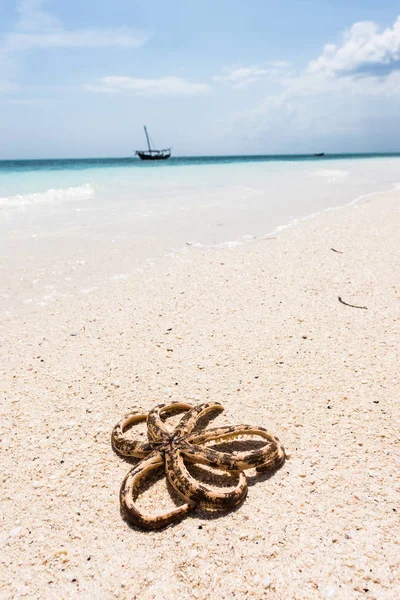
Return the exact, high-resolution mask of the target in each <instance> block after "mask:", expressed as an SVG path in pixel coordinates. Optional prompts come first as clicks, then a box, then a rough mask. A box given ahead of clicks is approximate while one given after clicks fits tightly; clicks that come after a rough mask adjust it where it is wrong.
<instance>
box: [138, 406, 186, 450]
mask: <svg viewBox="0 0 400 600" xmlns="http://www.w3.org/2000/svg"><path fill="white" fill-rule="evenodd" d="M191 408H193V407H192V405H191V404H187V403H186V402H169V403H168V404H167V403H165V404H158V405H157V406H156V407H155V408H153V410H151V411H150V412H149V414H148V417H147V431H148V435H149V438H150V439H151V440H154V441H159V440H162V439H165V438H167V437H169V435H170V431H169V429H168V427H167V426H166V424H165V423H164V421H163V419H162V417H161V415H162V414H163V413H168V412H172V411H175V410H176V411H179V410H188V411H190V409H191Z"/></svg>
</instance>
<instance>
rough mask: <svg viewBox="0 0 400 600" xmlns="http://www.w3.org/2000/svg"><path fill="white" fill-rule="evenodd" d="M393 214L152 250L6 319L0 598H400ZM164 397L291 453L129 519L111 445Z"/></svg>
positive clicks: (322, 219)
mask: <svg viewBox="0 0 400 600" xmlns="http://www.w3.org/2000/svg"><path fill="white" fill-rule="evenodd" d="M399 207H400V192H398V191H391V192H387V193H383V194H382V193H380V192H378V193H374V197H373V198H366V199H364V200H362V201H361V202H358V203H356V204H350V205H346V206H344V207H339V209H335V210H333V209H327V210H325V211H324V212H323V213H320V214H318V215H317V216H314V217H312V218H310V217H307V218H306V219H303V220H301V221H299V222H298V223H297V224H296V226H295V227H293V226H292V227H287V228H286V229H284V230H281V231H280V232H279V235H277V237H276V239H274V240H271V242H269V241H268V243H266V241H267V240H262V239H258V240H255V241H254V243H252V244H244V245H242V246H239V247H236V248H230V249H223V248H217V249H215V248H214V249H209V250H207V251H206V252H200V253H197V252H196V253H193V252H191V253H190V254H189V255H188V256H185V255H184V254H183V255H181V256H179V257H178V256H175V257H174V260H173V261H171V260H170V259H169V258H168V257H166V258H165V259H163V260H161V261H160V262H159V263H158V264H157V266H154V267H149V268H147V269H144V271H143V272H142V273H137V274H136V276H135V277H132V278H130V279H120V280H115V281H114V282H109V284H108V285H107V286H104V287H103V288H102V289H100V290H98V292H96V293H95V294H92V295H91V294H88V295H86V296H85V297H79V296H74V297H64V298H57V300H56V301H55V302H54V303H53V304H52V305H47V306H44V307H40V306H33V305H27V306H26V312H25V314H24V315H23V318H22V319H21V315H18V314H16V315H8V316H6V317H5V318H4V319H3V326H4V331H3V333H2V341H3V348H2V350H3V354H4V356H3V360H2V371H3V381H4V385H3V387H4V393H3V395H4V398H5V403H4V405H3V412H4V414H3V418H2V428H3V444H4V449H5V456H6V460H5V469H6V474H5V482H4V484H3V486H4V487H3V490H4V514H5V519H4V524H3V533H2V534H1V535H2V542H3V544H4V545H5V548H6V551H7V552H6V554H7V558H6V560H5V562H4V563H3V565H2V567H1V568H0V581H1V584H2V586H3V588H2V591H3V592H4V594H5V595H4V597H19V595H20V596H22V597H39V596H40V597H42V598H54V597H60V596H62V595H65V596H66V597H68V598H75V597H76V598H78V597H94V596H97V597H102V598H107V599H108V598H127V599H128V598H135V597H137V598H140V599H142V598H143V599H144V600H150V599H151V600H155V599H157V600H172V599H174V600H175V599H176V598H179V599H182V600H186V598H187V599H189V598H197V599H199V600H202V599H204V600H205V599H206V598H209V597H210V595H212V594H213V593H214V594H217V595H218V597H220V598H227V599H228V598H231V597H233V593H235V594H236V595H237V597H248V598H261V597H265V598H271V599H272V600H280V599H281V598H283V597H293V598H298V599H303V598H304V599H307V600H308V599H312V600H313V599H314V598H315V599H319V598H335V599H339V600H340V599H343V600H352V599H358V598H362V597H363V598H364V597H366V594H368V597H369V598H375V599H376V600H381V599H387V600H389V599H391V598H393V597H394V596H396V593H400V571H399V566H398V555H399V542H398V540H399V538H400V536H399V533H400V531H399V530H400V526H399V523H398V512H397V513H396V506H398V489H397V488H396V477H397V473H398V467H397V466H396V464H395V459H396V457H397V456H398V452H399V450H398V443H399V442H398V423H399V408H398V403H397V402H396V400H397V398H398V391H399V385H398V383H399V382H398V377H397V376H396V373H398V364H399V361H398V333H397V332H396V329H395V326H396V319H397V318H398V316H399V306H398V305H399V289H398V288H396V284H398V276H397V275H396V269H397V271H398V265H399V257H398V254H399V244H398V240H399V239H400V235H399V233H400V232H399ZM269 235H271V234H269ZM332 248H334V249H335V250H336V251H339V253H338V252H334V251H332ZM396 279H397V281H396ZM338 296H341V297H342V298H343V300H345V301H346V302H348V303H350V304H354V305H359V306H367V309H368V310H358V309H356V308H351V307H348V306H344V305H341V304H340V303H339V302H338V299H337V298H338ZM111 307H112V312H110V308H111ZM32 317H34V318H32ZM168 399H172V400H182V401H188V402H193V403H196V402H202V401H207V400H209V399H214V400H219V401H221V402H222V403H223V404H224V406H225V409H226V410H225V412H226V416H225V413H224V414H223V415H222V417H220V418H219V419H218V421H217V424H218V423H225V422H231V423H240V422H248V423H254V424H255V425H262V426H264V427H267V428H268V429H269V430H270V431H271V432H272V433H274V434H276V435H278V436H279V438H280V439H281V440H282V441H283V443H284V445H285V447H286V449H287V451H288V453H289V454H290V455H291V458H290V459H289V460H288V461H287V462H286V463H285V465H284V466H283V468H281V469H280V470H279V471H278V472H276V473H275V474H274V475H273V476H272V477H271V478H270V479H269V480H267V481H265V480H264V481H263V480H257V479H255V480H254V482H252V485H251V486H250V487H249V494H248V497H247V499H246V501H245V502H244V504H243V505H242V506H241V507H240V508H239V509H238V510H237V511H235V512H233V513H228V514H227V515H224V516H221V517H219V518H215V519H214V518H213V519H210V518H209V517H208V516H207V514H205V513H202V512H201V511H195V512H194V513H193V514H192V515H190V517H189V518H187V519H186V520H184V521H182V522H181V523H180V524H178V525H176V526H174V527H170V528H168V529H166V530H164V531H161V532H156V533H146V532H138V531H135V530H132V529H130V528H129V527H128V526H127V525H126V523H125V522H124V521H123V520H122V519H121V517H120V515H119V504H118V490H119V486H120V484H121V482H122V479H123V477H124V475H125V473H126V472H127V470H128V469H129V465H128V463H127V462H125V461H123V460H121V459H120V458H118V457H117V456H116V455H114V454H113V452H112V451H111V448H110V444H109V436H110V433H111V429H112V427H113V426H114V425H115V423H116V422H117V421H118V420H119V419H120V418H121V417H122V415H123V414H124V413H126V412H127V410H129V409H130V408H132V406H133V405H141V406H142V407H143V408H144V409H145V410H148V409H149V408H151V407H152V406H153V405H155V404H156V403H157V402H156V401H155V400H157V401H160V402H162V401H168ZM27 498H29V502H28V503H27ZM143 501H146V502H148V503H149V506H150V507H154V508H156V507H157V502H158V501H165V502H166V503H168V495H167V494H166V493H165V492H164V491H163V488H162V486H161V484H160V485H159V484H157V485H156V486H155V488H154V490H153V488H152V489H151V490H150V493H146V496H145V498H144V500H143ZM200 526H201V529H199V527H200ZM17 574H18V575H17ZM366 589H367V590H368V592H365V590H366ZM245 594H247V596H245Z"/></svg>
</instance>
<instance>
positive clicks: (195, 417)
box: [174, 402, 224, 438]
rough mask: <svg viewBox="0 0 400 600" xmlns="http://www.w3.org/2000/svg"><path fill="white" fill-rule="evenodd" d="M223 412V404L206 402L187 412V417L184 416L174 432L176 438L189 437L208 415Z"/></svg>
mask: <svg viewBox="0 0 400 600" xmlns="http://www.w3.org/2000/svg"><path fill="white" fill-rule="evenodd" d="M223 410H224V407H223V406H222V404H220V402H204V403H203V404H199V405H198V406H195V407H194V408H192V409H191V410H189V412H187V413H186V415H184V416H183V417H182V419H181V420H180V421H179V423H178V425H177V427H176V428H175V431H174V437H175V438H178V437H181V436H183V435H185V436H186V435H188V434H189V433H191V432H192V431H193V429H194V428H195V426H196V424H197V422H198V421H199V419H201V418H202V417H204V416H205V415H206V414H208V413H213V412H215V413H216V412H222V411H223ZM215 416H217V415H215Z"/></svg>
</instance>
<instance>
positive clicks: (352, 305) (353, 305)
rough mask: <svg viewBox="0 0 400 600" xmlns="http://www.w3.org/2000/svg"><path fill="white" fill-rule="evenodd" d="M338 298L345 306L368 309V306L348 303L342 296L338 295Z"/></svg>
mask: <svg viewBox="0 0 400 600" xmlns="http://www.w3.org/2000/svg"><path fill="white" fill-rule="evenodd" d="M338 300H339V302H340V303H341V304H344V305H345V306H351V308H362V309H364V310H368V307H367V306H356V305H355V304H348V302H345V301H344V300H342V299H341V297H340V296H338Z"/></svg>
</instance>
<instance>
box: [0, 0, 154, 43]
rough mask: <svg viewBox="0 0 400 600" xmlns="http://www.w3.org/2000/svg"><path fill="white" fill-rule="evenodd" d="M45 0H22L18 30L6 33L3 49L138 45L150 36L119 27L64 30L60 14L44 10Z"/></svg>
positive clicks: (16, 28) (19, 4)
mask: <svg viewBox="0 0 400 600" xmlns="http://www.w3.org/2000/svg"><path fill="white" fill-rule="evenodd" d="M45 4H46V0H20V1H19V2H18V13H19V21H18V23H17V24H16V27H15V30H14V31H12V32H9V33H6V34H4V35H3V43H2V50H3V52H6V53H9V54H12V53H15V52H19V51H23V50H34V49H38V48H100V47H122V48H129V47H130V48H135V47H137V46H141V45H142V44H144V43H145V42H146V41H147V36H146V35H144V34H140V33H136V32H135V31H133V30H131V29H129V28H127V27H121V28H118V29H69V30H68V29H64V28H63V26H62V23H61V22H60V20H59V19H57V17H55V16H54V15H52V14H51V13H50V12H49V11H47V10H45V8H44V5H45Z"/></svg>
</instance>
